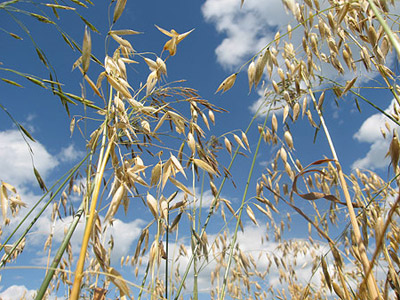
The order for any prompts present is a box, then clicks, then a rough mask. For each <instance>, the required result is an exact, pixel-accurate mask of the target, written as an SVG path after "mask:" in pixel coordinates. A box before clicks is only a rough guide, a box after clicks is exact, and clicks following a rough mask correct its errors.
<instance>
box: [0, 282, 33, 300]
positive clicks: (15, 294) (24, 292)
mask: <svg viewBox="0 0 400 300" xmlns="http://www.w3.org/2000/svg"><path fill="white" fill-rule="evenodd" d="M35 294H36V291H34V290H28V289H27V288H26V287H25V286H23V285H12V286H10V287H8V288H7V289H6V290H4V291H2V292H0V299H2V300H15V299H26V300H31V299H34V297H35Z"/></svg>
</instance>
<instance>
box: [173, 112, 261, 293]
mask: <svg viewBox="0 0 400 300" xmlns="http://www.w3.org/2000/svg"><path fill="white" fill-rule="evenodd" d="M262 107H263V106H262V105H260V107H259V108H258V110H257V112H256V113H255V115H254V116H253V118H252V119H251V121H250V123H249V125H248V126H247V128H246V130H245V134H247V132H248V131H249V130H250V128H251V126H252V125H253V123H254V121H255V120H256V119H257V117H258V114H259V112H260V111H261V109H262ZM239 149H240V146H237V147H236V150H235V152H234V154H233V156H232V159H231V162H230V163H229V166H228V168H227V170H228V171H230V169H231V168H232V166H233V163H234V161H235V159H236V156H237V155H238V154H239ZM226 179H227V176H224V178H223V179H222V182H221V185H220V186H219V189H218V191H217V194H216V195H215V197H214V199H213V201H212V203H211V206H210V210H209V212H208V215H207V218H206V220H205V222H204V225H203V227H202V229H201V232H200V236H202V235H203V233H204V232H205V231H206V228H207V226H208V223H209V222H210V220H211V216H212V215H213V212H214V208H215V206H216V205H217V203H218V198H219V196H220V194H221V191H222V188H223V187H224V184H225V182H226ZM198 247H199V243H196V247H195V251H197V249H198ZM193 260H194V256H193V255H192V256H191V257H190V259H189V261H188V263H187V265H186V269H185V273H184V274H183V278H182V280H181V282H180V284H179V287H178V289H177V292H176V296H175V298H174V300H178V299H179V295H180V293H181V292H182V288H183V284H184V282H185V280H186V278H187V275H188V274H189V270H190V268H191V266H192V263H193Z"/></svg>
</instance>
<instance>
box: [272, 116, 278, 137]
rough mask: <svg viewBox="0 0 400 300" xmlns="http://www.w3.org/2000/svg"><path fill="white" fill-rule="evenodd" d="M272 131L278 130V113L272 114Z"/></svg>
mask: <svg viewBox="0 0 400 300" xmlns="http://www.w3.org/2000/svg"><path fill="white" fill-rule="evenodd" d="M271 122H272V132H273V133H275V132H277V131H278V120H277V118H276V115H275V114H273V115H272V121H271Z"/></svg>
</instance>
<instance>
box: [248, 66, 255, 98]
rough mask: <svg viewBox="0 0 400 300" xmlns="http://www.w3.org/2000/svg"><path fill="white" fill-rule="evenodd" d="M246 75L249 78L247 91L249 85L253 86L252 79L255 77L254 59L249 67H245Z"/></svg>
mask: <svg viewBox="0 0 400 300" xmlns="http://www.w3.org/2000/svg"><path fill="white" fill-rule="evenodd" d="M247 76H248V78H249V92H251V87H252V86H253V84H254V80H255V78H256V64H255V62H254V61H252V62H251V63H250V64H249V67H248V69H247Z"/></svg>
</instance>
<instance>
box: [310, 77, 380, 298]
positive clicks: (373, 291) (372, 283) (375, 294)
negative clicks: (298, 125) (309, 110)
mask: <svg viewBox="0 0 400 300" xmlns="http://www.w3.org/2000/svg"><path fill="white" fill-rule="evenodd" d="M308 92H309V95H310V97H311V99H312V101H313V103H314V106H315V109H316V111H317V113H318V117H319V119H320V122H321V125H322V128H323V130H324V133H325V136H326V138H327V140H328V145H329V148H330V150H331V152H332V156H333V159H334V160H335V166H336V170H337V172H338V176H339V182H340V185H341V187H342V191H343V195H344V197H345V200H346V205H347V210H348V213H349V217H350V222H351V225H352V228H353V232H354V236H355V239H356V241H355V242H356V244H357V248H358V251H359V253H360V258H361V263H362V265H363V269H364V274H365V275H366V276H367V287H368V291H369V293H370V296H371V298H372V299H374V300H376V299H381V296H380V293H379V289H378V286H377V283H376V280H375V277H374V275H373V274H370V275H369V274H367V272H368V270H369V268H370V261H369V260H368V256H367V253H366V249H365V245H364V243H363V240H362V236H361V231H360V227H359V225H358V222H357V217H356V214H355V211H354V207H353V205H352V202H351V196H350V193H349V190H348V188H347V183H346V180H345V178H344V175H343V171H342V167H341V165H340V163H339V158H338V156H337V154H336V150H335V146H334V144H333V141H332V138H331V135H330V133H329V130H328V127H327V126H326V123H325V119H324V117H323V115H322V112H321V110H320V108H319V106H318V104H317V101H316V99H315V96H314V93H313V91H312V90H311V87H310V86H309V85H308ZM368 275H369V276H368Z"/></svg>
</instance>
